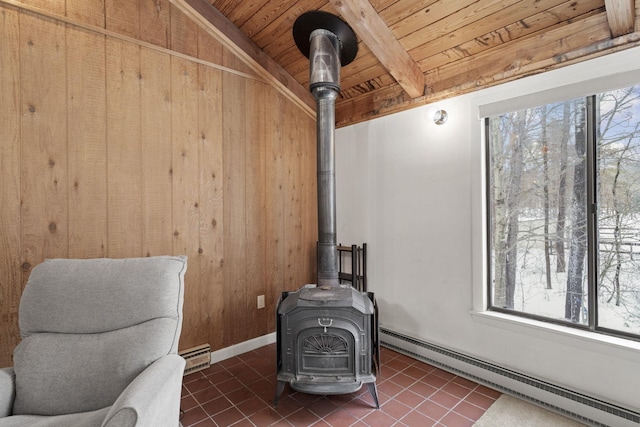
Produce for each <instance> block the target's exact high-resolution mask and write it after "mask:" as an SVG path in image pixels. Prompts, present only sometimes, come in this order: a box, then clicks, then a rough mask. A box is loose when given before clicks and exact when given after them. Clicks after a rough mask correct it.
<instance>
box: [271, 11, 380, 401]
mask: <svg viewBox="0 0 640 427" xmlns="http://www.w3.org/2000/svg"><path fill="white" fill-rule="evenodd" d="M293 36H294V39H295V41H296V44H297V46H298V48H299V49H300V51H301V52H302V53H303V54H304V55H306V56H307V57H308V58H309V60H310V69H309V87H310V89H311V92H312V94H313V96H314V98H315V99H316V105H317V120H316V121H317V126H316V130H317V141H318V144H317V150H318V153H317V157H318V171H317V174H318V281H317V285H305V286H303V287H302V288H300V289H298V290H297V291H293V292H284V293H282V296H281V298H280V301H279V302H278V307H277V331H276V333H277V341H278V351H277V379H278V385H277V388H276V395H275V399H274V404H276V405H277V404H278V399H279V397H280V394H281V393H282V391H283V390H284V387H285V385H286V384H287V383H289V385H290V386H291V387H292V388H293V389H294V390H297V391H300V392H304V393H312V394H323V395H325V394H345V393H353V392H355V391H358V390H359V389H360V388H361V387H362V385H364V384H366V385H367V387H368V389H369V392H370V393H371V396H372V397H373V400H374V404H375V406H376V407H377V408H379V407H380V405H379V402H378V395H377V391H376V383H375V381H376V373H377V370H378V367H379V353H380V352H379V347H378V345H379V344H378V316H377V305H376V302H375V297H374V294H373V293H371V292H360V291H358V290H356V289H354V288H352V287H351V285H344V284H340V282H339V279H338V254H337V245H336V200H335V199H336V197H335V155H334V154H335V148H334V133H335V99H336V97H337V96H338V93H339V91H340V83H339V81H340V67H341V66H342V65H347V64H348V63H350V62H351V61H353V59H354V58H355V56H356V54H357V51H358V43H357V39H356V36H355V33H354V32H353V30H352V29H351V28H350V27H349V26H348V25H347V24H346V23H345V22H343V21H342V20H341V19H340V18H338V17H336V16H334V15H332V14H330V13H326V12H320V11H316V12H307V13H304V14H302V15H301V16H300V17H298V19H297V20H296V22H295V24H294V26H293Z"/></svg>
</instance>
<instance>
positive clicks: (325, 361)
mask: <svg viewBox="0 0 640 427" xmlns="http://www.w3.org/2000/svg"><path fill="white" fill-rule="evenodd" d="M276 333H277V341H278V350H277V372H278V386H277V390H276V397H275V404H276V405H277V403H278V398H279V396H280V394H281V393H282V391H283V389H284V386H285V384H286V383H289V384H290V385H291V387H292V388H293V389H294V390H297V391H301V392H304V393H311V394H324V395H326V394H345V393H353V392H355V391H358V390H359V389H360V388H361V387H362V385H363V384H366V385H367V387H368V389H369V392H370V393H371V396H372V397H373V400H374V404H375V406H376V407H379V403H378V394H377V390H376V383H375V381H376V373H377V370H378V367H379V363H380V359H379V354H380V347H379V342H378V316H377V305H376V302H375V297H374V295H373V293H371V292H369V293H367V292H360V291H358V290H356V289H354V288H352V287H351V286H350V285H342V286H341V287H337V288H336V287H334V288H330V289H323V288H321V287H317V286H316V285H306V286H304V287H303V288H301V289H299V290H298V291H295V292H284V293H283V294H282V298H281V299H280V302H279V303H278V313H277V331H276Z"/></svg>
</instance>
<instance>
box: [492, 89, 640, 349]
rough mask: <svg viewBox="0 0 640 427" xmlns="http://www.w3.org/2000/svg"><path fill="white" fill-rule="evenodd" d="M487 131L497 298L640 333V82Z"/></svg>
mask: <svg viewBox="0 0 640 427" xmlns="http://www.w3.org/2000/svg"><path fill="white" fill-rule="evenodd" d="M485 131H486V141H487V155H486V158H487V201H488V203H487V207H488V210H489V212H488V215H487V221H488V224H487V226H488V229H489V234H488V236H489V237H488V242H487V244H488V250H489V256H488V262H489V264H490V265H489V269H488V271H489V275H490V277H489V284H490V285H489V306H490V307H489V308H490V309H492V310H498V311H506V312H509V313H512V314H517V315H522V316H527V317H533V318H537V319H541V320H546V321H553V322H558V323H563V324H568V325H572V326H575V327H579V328H585V329H590V330H594V331H600V332H605V333H612V334H616V335H624V336H627V337H632V338H636V339H640V85H636V86H631V87H627V88H625V89H620V90H613V91H608V92H602V93H599V94H596V95H593V96H589V97H584V98H576V99H571V100H566V101H563V102H556V103H551V104H546V105H542V106H538V107H534V108H527V109H522V110H519V111H513V112H509V113H506V114H500V115H496V116H492V117H489V118H487V119H486V120H485Z"/></svg>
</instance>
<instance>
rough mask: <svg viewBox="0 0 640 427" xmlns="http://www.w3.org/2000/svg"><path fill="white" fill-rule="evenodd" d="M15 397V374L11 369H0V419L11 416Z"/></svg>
mask: <svg viewBox="0 0 640 427" xmlns="http://www.w3.org/2000/svg"><path fill="white" fill-rule="evenodd" d="M15 397H16V373H15V372H14V371H13V368H1V369H0V418H4V417H8V416H9V415H11V411H12V408H13V400H14V399H15Z"/></svg>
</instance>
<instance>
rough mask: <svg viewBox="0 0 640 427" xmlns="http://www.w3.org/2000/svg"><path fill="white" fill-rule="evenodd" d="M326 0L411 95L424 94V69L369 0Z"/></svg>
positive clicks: (415, 96)
mask: <svg viewBox="0 0 640 427" xmlns="http://www.w3.org/2000/svg"><path fill="white" fill-rule="evenodd" d="M329 1H330V3H331V4H332V5H333V6H334V7H335V8H336V9H337V10H338V12H340V14H341V15H342V17H343V18H344V19H345V20H346V21H347V23H348V24H349V25H350V26H351V27H352V28H353V30H354V31H355V32H356V34H357V35H358V36H359V37H360V39H362V41H363V42H364V44H366V45H367V47H368V48H369V49H370V50H371V52H372V53H373V54H374V55H375V56H376V58H378V60H379V61H380V62H381V63H382V65H383V66H384V67H385V68H386V69H387V70H388V71H389V73H390V74H391V75H392V76H393V78H394V79H395V80H396V81H397V82H398V83H399V84H400V86H401V87H402V88H403V89H404V91H405V92H407V94H408V95H409V96H410V97H411V98H417V97H420V96H422V95H424V93H425V86H426V80H425V77H424V73H423V72H422V70H420V67H418V64H417V63H416V62H415V61H414V60H413V58H411V56H410V55H409V52H407V50H406V49H405V48H404V47H403V46H402V45H401V44H400V42H399V41H398V39H397V38H396V37H395V36H394V35H393V33H392V32H391V30H390V29H389V27H387V24H385V22H384V21H383V20H382V18H381V17H380V15H378V12H376V10H375V9H374V8H373V6H371V3H369V0H329Z"/></svg>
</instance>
